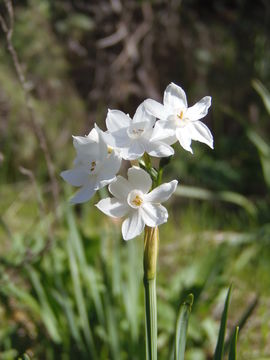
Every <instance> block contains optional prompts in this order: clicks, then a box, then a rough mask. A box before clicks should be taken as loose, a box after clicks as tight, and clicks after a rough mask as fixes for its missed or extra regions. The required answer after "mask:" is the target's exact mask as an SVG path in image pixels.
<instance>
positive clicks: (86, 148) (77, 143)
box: [73, 136, 99, 159]
mask: <svg viewBox="0 0 270 360" xmlns="http://www.w3.org/2000/svg"><path fill="white" fill-rule="evenodd" d="M73 145H74V147H75V149H76V152H77V155H78V157H79V158H83V157H85V158H88V159H97V157H98V156H99V144H98V142H96V141H93V140H91V139H89V138H88V137H87V136H85V137H82V136H73Z"/></svg>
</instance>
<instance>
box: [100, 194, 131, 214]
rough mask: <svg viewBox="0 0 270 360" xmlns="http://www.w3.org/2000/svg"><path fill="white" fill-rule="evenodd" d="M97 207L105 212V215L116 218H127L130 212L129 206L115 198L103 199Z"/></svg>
mask: <svg viewBox="0 0 270 360" xmlns="http://www.w3.org/2000/svg"><path fill="white" fill-rule="evenodd" d="M96 207H97V208H98V209H99V210H101V211H102V212H104V214H106V215H108V216H111V217H114V218H119V217H122V216H125V215H126V214H127V213H128V211H129V206H128V205H127V204H124V203H122V202H121V201H119V200H117V199H114V198H106V199H102V200H100V201H99V202H98V203H97V204H96Z"/></svg>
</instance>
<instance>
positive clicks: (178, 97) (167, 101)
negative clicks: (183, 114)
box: [163, 83, 188, 110]
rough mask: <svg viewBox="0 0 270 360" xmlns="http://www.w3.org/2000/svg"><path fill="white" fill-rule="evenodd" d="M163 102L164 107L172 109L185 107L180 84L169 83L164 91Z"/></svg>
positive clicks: (185, 98)
mask: <svg viewBox="0 0 270 360" xmlns="http://www.w3.org/2000/svg"><path fill="white" fill-rule="evenodd" d="M163 104H164V105H165V107H166V108H170V109H174V110H176V109H183V108H187V106H188V105H187V97H186V93H185V91H184V90H183V89H182V88H181V87H180V86H178V85H176V84H174V83H170V85H168V86H167V88H166V90H165V92H164V97H163Z"/></svg>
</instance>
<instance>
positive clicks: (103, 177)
mask: <svg viewBox="0 0 270 360" xmlns="http://www.w3.org/2000/svg"><path fill="white" fill-rule="evenodd" d="M121 161H122V159H121V157H120V156H118V155H117V154H116V153H115V152H114V151H113V152H112V153H111V154H110V155H109V156H108V157H107V158H106V160H105V161H104V163H103V165H102V167H101V169H100V171H99V173H98V178H97V181H100V182H101V183H102V184H103V186H105V185H107V184H108V183H109V182H111V181H112V180H113V179H114V178H115V175H116V173H117V172H118V170H119V169H120V166H121ZM104 181H105V182H104Z"/></svg>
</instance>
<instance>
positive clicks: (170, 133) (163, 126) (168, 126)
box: [150, 120, 177, 145]
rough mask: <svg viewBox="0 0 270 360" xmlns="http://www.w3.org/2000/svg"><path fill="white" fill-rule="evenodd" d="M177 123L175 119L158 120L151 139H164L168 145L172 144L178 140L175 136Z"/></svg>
mask: <svg viewBox="0 0 270 360" xmlns="http://www.w3.org/2000/svg"><path fill="white" fill-rule="evenodd" d="M175 130H176V125H175V121H174V120H173V121H172V120H159V121H157V122H156V124H155V127H154V130H153V133H152V136H151V139H150V140H151V141H160V140H161V141H163V142H165V143H166V144H168V145H172V144H174V143H175V142H176V141H177V138H176V136H175Z"/></svg>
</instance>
